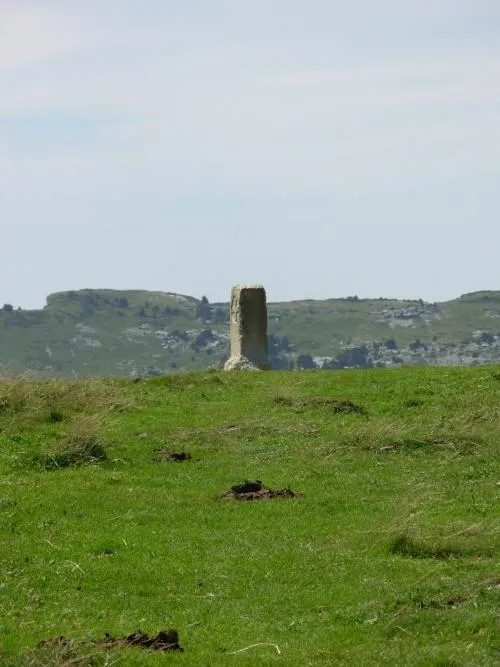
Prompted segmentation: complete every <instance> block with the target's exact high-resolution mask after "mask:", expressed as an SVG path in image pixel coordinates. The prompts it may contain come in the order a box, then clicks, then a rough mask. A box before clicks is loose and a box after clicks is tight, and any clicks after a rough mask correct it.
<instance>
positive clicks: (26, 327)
mask: <svg viewBox="0 0 500 667" xmlns="http://www.w3.org/2000/svg"><path fill="white" fill-rule="evenodd" d="M228 309H229V306H228V304H226V303H216V304H209V303H208V302H207V301H206V299H202V300H199V299H195V298H193V297H189V296H183V295H178V294H171V293H165V292H145V291H118V290H80V291H76V292H75V291H73V292H60V293H57V294H52V295H50V296H49V297H48V298H47V305H46V307H45V308H44V309H43V310H32V311H29V310H26V311H25V310H16V309H12V308H11V307H9V306H8V305H6V306H4V308H3V309H0V375H3V376H5V377H12V376H16V375H19V374H23V373H26V372H28V373H29V374H31V375H33V376H38V377H41V378H49V377H86V376H106V375H113V376H120V375H123V376H147V375H161V374H164V373H168V372H175V371H176V370H180V369H183V370H196V369H202V368H208V367H215V368H217V367H220V366H221V365H222V364H223V362H224V360H225V359H226V358H227V356H228V353H229V340H228V326H229V324H228V319H229V318H228V315H229V313H228ZM268 310H269V334H270V341H269V342H270V353H271V359H272V362H273V366H274V367H275V368H283V369H286V368H295V367H306V368H307V367H324V368H344V367H348V368H349V367H371V366H380V367H392V366H399V365H402V364H413V365H426V364H433V365H436V364H438V365H439V364H446V365H477V364H487V363H492V362H496V361H498V360H500V323H499V320H498V318H499V317H500V292H476V293H472V294H466V295H463V296H462V297H460V298H458V299H456V300H453V301H448V302H445V303H434V304H431V303H425V302H423V301H396V300H390V299H358V298H357V297H348V298H346V299H328V300H324V301H315V300H305V301H292V302H282V303H270V304H269V306H268Z"/></svg>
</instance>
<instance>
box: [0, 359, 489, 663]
mask: <svg viewBox="0 0 500 667" xmlns="http://www.w3.org/2000/svg"><path fill="white" fill-rule="evenodd" d="M499 377H500V376H499V374H498V368H475V369H450V368H448V369H445V370H439V369H411V370H409V369H401V370H394V371H387V370H377V371H375V370H374V371H345V372H327V371H324V372H301V373H278V372H267V373H248V372H247V373H230V374H229V373H227V374H224V373H215V372H205V373H196V374H185V375H176V376H170V377H164V378H157V379H151V380H142V381H140V382H137V383H134V382H131V381H128V380H102V381H79V382H66V383H63V382H47V383H30V382H26V381H17V382H5V383H1V384H0V406H1V407H0V536H1V537H0V539H1V549H0V647H1V648H0V664H2V665H6V666H9V667H14V666H17V667H24V666H26V665H37V666H38V665H47V666H48V665H68V666H69V665H111V664H120V665H145V664H146V665H164V664H183V665H226V664H227V665H233V664H237V665H289V666H291V667H292V666H296V665H374V666H375V665H377V666H378V665H429V666H435V667H438V665H440V666H444V665H448V666H452V665H453V666H455V665H456V666H459V665H464V666H465V665H467V666H469V665H494V664H498V660H499V657H500V642H499V641H498V636H499V630H500V627H499V617H498V608H499V597H500V595H499V594H500V565H499V559H498V547H499V544H500V540H499V535H500V521H499V515H500V513H499V509H500V508H499V504H498V495H499V491H500V475H499V465H498V464H499V455H498V451H499V444H500V382H499V380H498V378H499ZM93 447H96V448H97V449H92V448H93ZM158 449H169V450H172V451H176V452H179V451H187V452H189V453H190V454H191V456H192V459H191V460H187V461H184V462H178V463H177V462H167V461H166V462H158V457H157V456H155V451H156V450H158ZM92 452H93V453H94V454H95V453H99V455H98V456H94V455H93V453H92ZM54 462H55V463H54ZM245 479H260V480H262V481H263V482H264V483H265V484H266V486H269V487H271V488H275V489H277V488H285V487H289V488H291V489H292V490H293V491H296V492H299V493H301V494H303V497H297V498H292V499H276V500H266V501H252V502H246V503H245V502H231V501H227V500H221V499H220V497H219V495H220V494H221V493H222V492H224V491H226V490H228V489H229V488H230V487H231V486H232V485H233V484H235V483H237V482H241V481H243V480H245ZM139 628H140V629H142V630H143V631H145V632H147V633H149V634H150V635H153V634H156V633H157V632H158V631H160V630H162V629H168V628H176V629H177V630H178V631H179V636H180V644H181V646H182V647H183V648H184V653H182V654H158V653H153V652H149V651H145V650H142V649H139V648H129V647H127V648H120V649H107V650H106V649H104V648H103V647H102V646H98V645H97V646H96V645H94V644H92V640H97V639H102V638H103V637H104V635H105V633H106V632H108V633H110V634H112V635H113V636H115V637H117V636H123V635H127V634H130V633H131V632H133V631H134V630H136V629H139ZM61 635H62V636H64V637H66V638H68V639H69V640H70V641H71V644H56V645H45V646H41V647H39V648H37V645H38V643H39V642H41V641H43V640H47V639H51V638H53V637H58V636H61ZM255 644H259V645H258V646H253V645H255ZM274 645H275V646H274ZM250 646H253V647H252V648H248V650H245V651H242V652H239V653H234V652H235V651H239V650H240V649H246V648H247V647H250ZM276 646H277V647H278V649H279V651H280V653H278V651H277V648H276Z"/></svg>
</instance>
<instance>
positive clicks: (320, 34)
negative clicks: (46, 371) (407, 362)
mask: <svg viewBox="0 0 500 667" xmlns="http://www.w3.org/2000/svg"><path fill="white" fill-rule="evenodd" d="M499 118H500V3H499V2H498V0H475V1H474V2H472V1H471V0H432V1H431V0H420V2H418V3H417V2H411V3H410V2H401V0H399V1H397V0H378V2H373V1H372V0H357V1H356V0H351V2H349V3H345V2H344V1H342V2H340V1H337V0H307V2H306V1H305V0H266V1H264V0H252V2H249V1H248V2H247V0H237V1H235V0H210V2H207V1H206V0H183V2H179V1H178V0H175V1H174V0H141V2H138V1H137V0H134V1H132V0H107V1H106V2H102V0H100V1H99V2H98V1H97V0H59V1H55V0H53V1H52V2H44V1H43V0H33V1H32V2H26V1H24V0H0V232H1V246H2V253H1V261H0V304H1V303H3V302H9V303H13V304H14V305H16V306H17V305H20V306H22V307H23V308H28V307H41V306H42V305H43V304H44V302H45V296H46V295H47V294H48V293H50V292H54V291H58V290H64V289H79V288H84V287H109V288H115V289H137V288H144V289H152V290H164V291H176V292H181V293H184V294H191V295H193V296H198V297H200V296H201V295H206V296H208V298H209V299H210V300H211V301H216V300H227V298H228V294H229V290H230V287H231V285H232V284H233V283H237V282H261V283H263V284H264V285H265V286H266V289H267V292H268V298H269V299H270V300H272V301H278V300H285V299H286V300H288V299H294V298H295V299H300V298H306V297H311V298H328V297H335V296H348V295H352V294H358V295H359V296H360V297H378V296H394V297H409V298H419V297H422V298H424V299H427V300H431V301H435V300H444V299H449V298H454V297H456V296H458V295H460V294H461V293H463V292H467V291H473V290H478V289H500V269H499V268H498V266H499V262H498V254H499V248H500V194H499V193H500V189H499V177H500V123H499Z"/></svg>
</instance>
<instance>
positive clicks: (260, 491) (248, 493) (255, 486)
mask: <svg viewBox="0 0 500 667" xmlns="http://www.w3.org/2000/svg"><path fill="white" fill-rule="evenodd" d="M301 497H302V494H300V493H295V492H294V491H292V490H291V489H268V488H266V487H265V486H264V484H263V483H262V482H261V481H260V479H257V480H255V481H249V480H246V481H245V482H243V483H242V484H235V485H234V486H232V487H231V490H230V491H225V492H224V493H222V494H221V498H223V499H224V500H264V499H266V498H301Z"/></svg>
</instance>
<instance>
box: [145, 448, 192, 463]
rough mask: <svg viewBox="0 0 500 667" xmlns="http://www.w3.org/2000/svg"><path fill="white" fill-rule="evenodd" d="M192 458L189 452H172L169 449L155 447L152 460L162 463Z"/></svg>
mask: <svg viewBox="0 0 500 667" xmlns="http://www.w3.org/2000/svg"><path fill="white" fill-rule="evenodd" d="M192 458H193V457H192V456H191V454H190V453H189V452H173V451H172V450H171V449H163V448H160V449H155V451H154V453H153V461H155V462H156V463H164V462H166V461H173V462H174V463H179V462H180V461H191V460H192Z"/></svg>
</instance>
